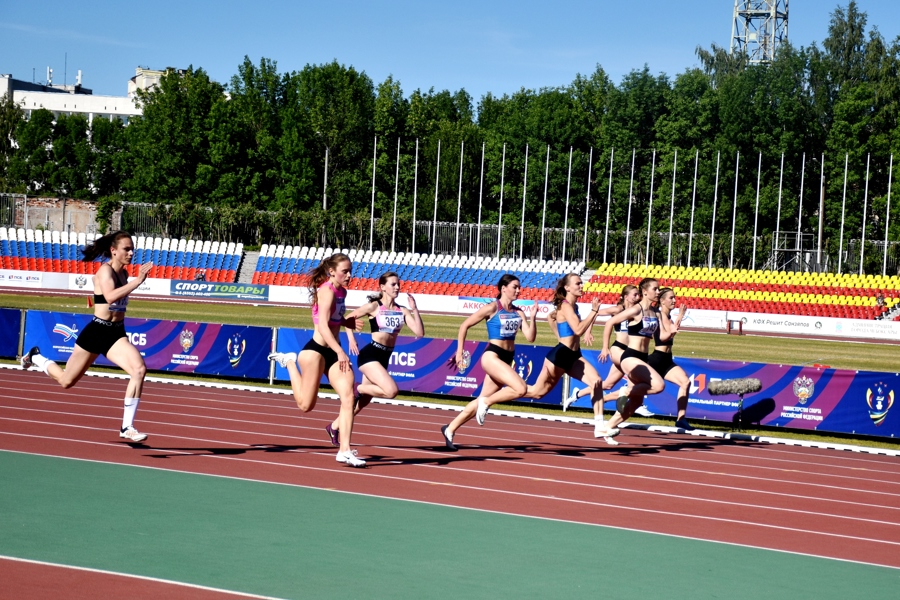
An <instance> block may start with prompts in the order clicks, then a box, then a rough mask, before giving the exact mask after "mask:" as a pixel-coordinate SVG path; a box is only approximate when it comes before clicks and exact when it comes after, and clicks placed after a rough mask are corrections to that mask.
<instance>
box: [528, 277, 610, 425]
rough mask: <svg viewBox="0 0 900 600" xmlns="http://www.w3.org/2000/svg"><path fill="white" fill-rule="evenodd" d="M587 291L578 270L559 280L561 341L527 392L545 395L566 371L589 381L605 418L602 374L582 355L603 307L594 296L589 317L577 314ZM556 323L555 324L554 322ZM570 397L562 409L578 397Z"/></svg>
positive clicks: (558, 330) (557, 318) (557, 302)
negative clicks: (601, 388)
mask: <svg viewBox="0 0 900 600" xmlns="http://www.w3.org/2000/svg"><path fill="white" fill-rule="evenodd" d="M582 295H584V283H583V281H582V279H581V277H580V276H578V275H576V274H575V273H569V274H568V275H566V276H565V277H563V278H562V279H560V280H559V281H558V282H557V284H556V290H555V292H554V294H553V305H554V306H556V311H555V312H554V313H553V314H554V315H555V316H554V319H553V322H554V323H555V330H556V336H557V337H558V338H559V343H558V344H557V345H556V346H555V347H554V348H553V349H552V350H550V352H548V353H547V356H546V358H544V366H543V368H542V369H541V374H540V375H539V376H538V379H537V381H536V382H535V384H534V385H533V386H528V391H527V393H526V394H525V395H526V396H527V397H529V398H541V397H543V396H544V395H546V394H547V393H548V392H549V391H550V390H552V389H553V386H555V385H556V383H557V382H558V381H559V380H560V378H561V377H562V376H563V374H564V373H568V374H569V376H571V377H574V378H575V379H577V380H579V381H581V382H583V383H585V384H586V385H587V387H586V388H584V389H585V390H586V392H585V395H587V394H589V393H592V394H594V395H595V396H596V398H597V399H596V400H595V401H594V412H595V414H596V413H597V410H598V405H599V411H600V412H599V414H600V419H601V420H602V419H603V416H602V415H603V405H602V403H601V399H600V396H599V394H600V383H601V381H600V375H599V373H597V370H596V369H595V368H594V367H593V366H592V365H591V364H590V363H589V362H588V361H587V360H585V359H584V358H583V357H582V356H581V337H582V336H584V337H585V343H590V341H591V340H592V337H591V328H592V327H593V326H594V320H595V319H596V318H597V315H598V314H602V312H603V311H600V299H599V298H594V300H593V302H591V311H590V312H589V313H588V315H587V317H586V318H585V319H584V320H582V319H581V315H579V314H578V304H577V302H578V299H579V298H581V296H582ZM612 308H614V307H610V308H607V309H604V311H607V312H605V314H611V309H612ZM551 327H553V325H551ZM570 398H571V400H570V399H569V398H567V399H566V400H567V401H564V402H563V410H566V409H567V408H568V407H569V404H571V403H572V402H573V401H574V400H575V399H576V396H575V395H574V394H573V395H572V396H571V397H570Z"/></svg>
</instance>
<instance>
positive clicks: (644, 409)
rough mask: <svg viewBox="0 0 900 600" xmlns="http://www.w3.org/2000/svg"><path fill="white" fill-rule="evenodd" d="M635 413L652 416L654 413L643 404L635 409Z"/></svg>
mask: <svg viewBox="0 0 900 600" xmlns="http://www.w3.org/2000/svg"><path fill="white" fill-rule="evenodd" d="M634 414H636V415H638V416H641V417H652V416H653V415H654V413H652V412H650V409H649V408H647V407H646V406H644V405H643V404H641V405H640V406H638V407H637V409H636V410H635V411H634Z"/></svg>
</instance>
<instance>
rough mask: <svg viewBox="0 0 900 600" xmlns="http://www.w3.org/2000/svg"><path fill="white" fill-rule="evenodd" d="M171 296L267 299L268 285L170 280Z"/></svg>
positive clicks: (263, 300)
mask: <svg viewBox="0 0 900 600" xmlns="http://www.w3.org/2000/svg"><path fill="white" fill-rule="evenodd" d="M170 294H171V295H172V296H191V297H194V298H215V299H217V300H259V301H260V302H266V301H268V299H269V286H267V285H258V284H255V283H208V282H203V281H178V280H172V281H171V288H170Z"/></svg>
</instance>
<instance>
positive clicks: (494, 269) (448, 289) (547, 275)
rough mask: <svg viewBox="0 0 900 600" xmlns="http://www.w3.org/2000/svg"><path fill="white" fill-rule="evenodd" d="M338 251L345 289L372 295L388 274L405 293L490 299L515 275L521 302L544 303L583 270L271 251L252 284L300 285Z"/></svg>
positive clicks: (558, 264)
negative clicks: (345, 271)
mask: <svg viewBox="0 0 900 600" xmlns="http://www.w3.org/2000/svg"><path fill="white" fill-rule="evenodd" d="M334 252H343V253H344V254H347V255H348V256H349V257H350V260H352V261H353V280H352V281H351V284H350V289H356V290H377V289H378V277H379V276H380V275H381V274H382V273H385V272H387V271H394V272H396V273H397V274H398V275H399V276H400V280H401V281H403V290H404V291H406V292H410V293H414V294H415V293H423V294H443V295H451V296H473V297H490V296H494V295H495V294H496V293H497V281H498V280H499V279H500V277H501V276H502V275H503V274H504V273H510V272H512V273H516V274H517V275H518V276H519V278H520V283H521V284H522V288H523V289H522V291H521V292H520V297H521V298H523V299H535V298H537V299H542V300H546V299H549V296H548V293H547V291H548V289H550V288H552V287H553V286H554V285H555V284H556V282H557V280H559V278H560V277H562V276H563V275H565V274H566V273H570V272H572V271H575V272H579V273H580V272H581V271H583V270H584V263H572V262H563V261H536V260H531V259H524V260H519V259H513V258H500V259H498V258H487V257H473V256H469V257H464V256H451V255H445V254H435V255H432V254H418V253H415V254H412V253H409V254H408V253H404V252H382V251H379V250H376V251H374V252H371V251H368V250H366V251H362V250H346V249H345V250H340V249H332V248H307V247H306V246H303V247H300V246H281V245H279V246H275V245H266V244H264V245H263V246H262V248H261V249H260V255H259V259H258V260H257V263H256V270H255V272H254V273H253V283H262V284H274V285H306V281H307V277H306V273H307V271H309V270H310V269H312V268H313V267H315V266H316V265H318V264H319V262H320V261H321V260H322V259H323V258H324V257H326V256H330V255H331V254H332V253H334Z"/></svg>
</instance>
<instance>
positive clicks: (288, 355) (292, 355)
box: [269, 352, 297, 369]
mask: <svg viewBox="0 0 900 600" xmlns="http://www.w3.org/2000/svg"><path fill="white" fill-rule="evenodd" d="M269 360H274V361H275V362H277V363H278V364H279V365H281V366H282V367H284V368H285V369H286V368H287V366H288V363H292V362H297V353H296V352H273V353H271V354H270V355H269Z"/></svg>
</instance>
